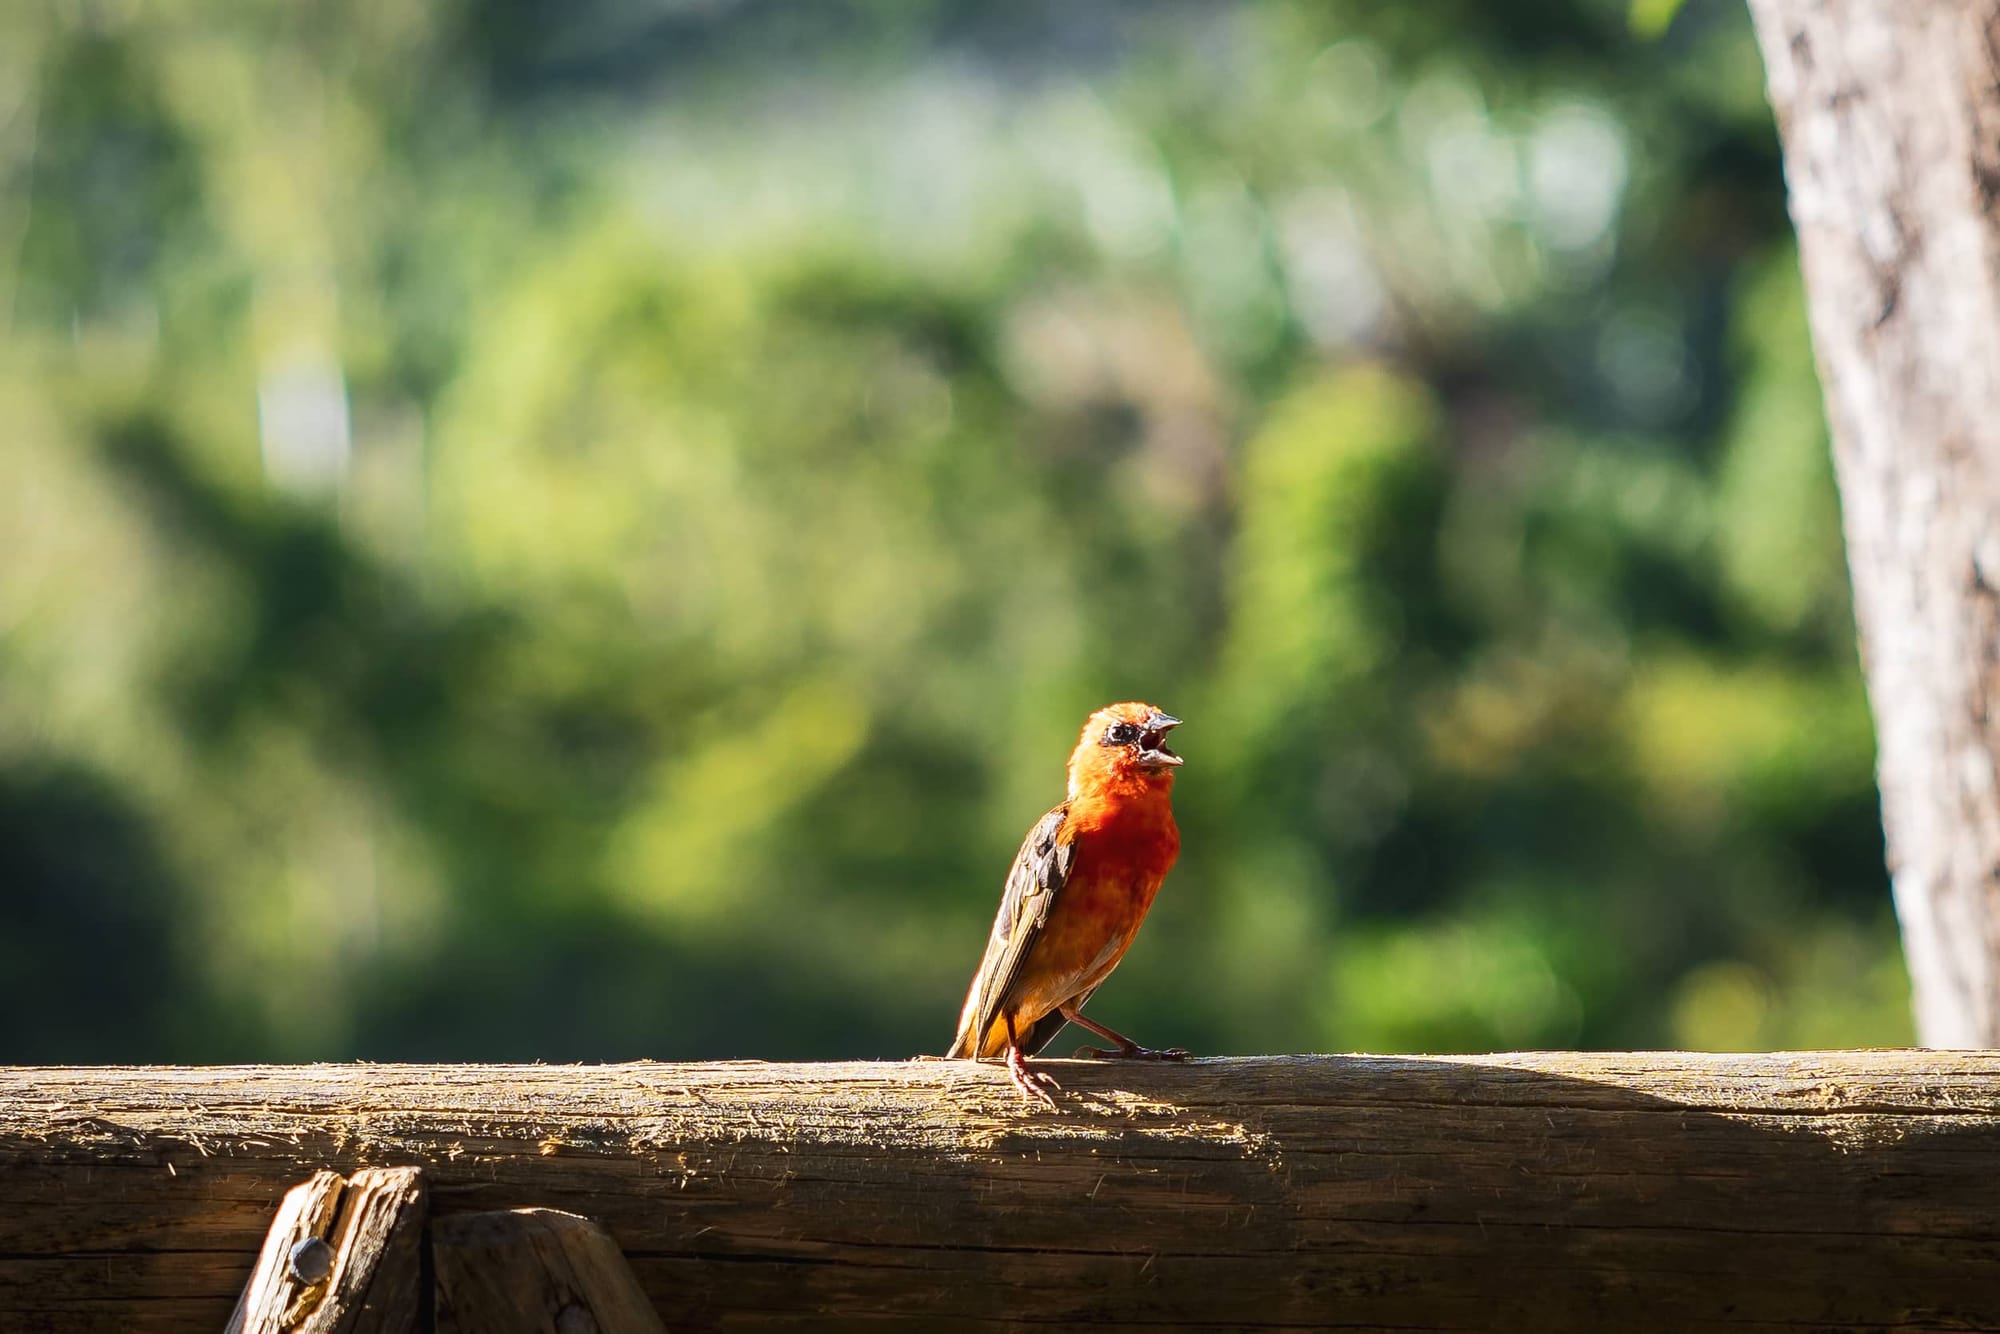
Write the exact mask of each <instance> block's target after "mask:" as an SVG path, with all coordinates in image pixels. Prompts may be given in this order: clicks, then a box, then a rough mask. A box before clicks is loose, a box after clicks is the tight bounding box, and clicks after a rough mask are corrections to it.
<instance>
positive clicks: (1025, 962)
mask: <svg viewBox="0 0 2000 1334" xmlns="http://www.w3.org/2000/svg"><path fill="white" fill-rule="evenodd" d="M1179 725H1180V719H1178V718H1174V717H1171V716H1170V715H1168V714H1165V713H1162V712H1161V711H1160V710H1158V709H1156V708H1154V707H1153V706H1152V705H1150V704H1139V703H1125V704H1113V705H1110V706H1108V707H1106V708H1102V709H1099V710H1098V711H1097V712H1096V713H1093V714H1092V715H1090V720H1089V721H1088V722H1086V723H1085V724H1084V725H1083V732H1082V734H1081V735H1080V736H1079V737H1078V739H1077V743H1076V749H1075V750H1074V751H1072V752H1071V753H1070V757H1069V795H1068V797H1067V798H1066V799H1065V800H1064V801H1063V802H1062V804H1061V805H1059V806H1057V807H1055V808H1054V809H1053V810H1051V811H1050V812H1049V813H1048V814H1047V815H1044V816H1043V817H1042V818H1041V819H1040V820H1039V821H1037V822H1036V823H1035V827H1034V828H1033V829H1031V830H1029V831H1028V837H1027V839H1026V841H1024V842H1023V843H1022V844H1021V850H1020V852H1019V853H1017V854H1016V855H1015V857H1014V865H1013V867H1012V868H1011V869H1010V870H1009V871H1008V873H1007V886H1006V890H1005V892H1004V893H1003V894H1002V896H1001V900H1000V913H999V916H998V917H997V918H995V920H994V923H993V934H992V936H991V938H990V939H989V940H988V941H987V945H986V956H985V958H984V959H982V960H981V961H980V965H979V972H978V974H977V975H976V976H975V977H974V978H973V979H972V988H971V990H970V991H969V992H968V993H967V995H966V998H965V1009H964V1011H963V1012H962V1013H961V1014H960V1016H959V1021H958V1035H957V1037H956V1039H955V1040H954V1041H953V1043H952V1048H951V1052H950V1055H952V1056H954V1057H964V1058H976V1057H991V1056H1005V1057H1006V1060H1007V1069H1008V1072H1009V1074H1010V1075H1011V1076H1012V1077H1013V1080H1014V1082H1015V1084H1016V1085H1017V1086H1019V1087H1020V1089H1021V1091H1022V1093H1023V1094H1025V1095H1027V1096H1029V1097H1033V1098H1038V1099H1040V1100H1041V1101H1043V1102H1046V1103H1048V1104H1049V1105H1050V1106H1054V1105H1055V1100H1054V1099H1053V1098H1052V1097H1050V1095H1049V1090H1050V1089H1052V1088H1054V1087H1055V1081H1054V1080H1053V1079H1051V1078H1050V1077H1049V1076H1048V1075H1047V1074H1046V1073H1042V1072H1039V1071H1033V1070H1030V1069H1029V1068H1028V1066H1027V1063H1026V1058H1027V1057H1028V1056H1031V1055H1033V1054H1034V1053H1036V1052H1038V1051H1040V1050H1041V1049H1042V1048H1043V1047H1045V1046H1047V1045H1048V1043H1049V1041H1050V1040H1051V1039H1052V1038H1054V1037H1055V1035H1056V1031H1057V1030H1058V1029H1060V1028H1061V1027H1062V1026H1063V1024H1064V1023H1076V1024H1080V1025H1081V1026H1083V1027H1084V1028H1088V1029H1089V1030H1091V1031H1092V1032H1093V1033H1096V1034H1097V1035H1099V1036H1100V1037H1103V1038H1105V1039H1107V1040H1109V1041H1111V1042H1115V1043H1117V1044H1118V1046H1117V1048H1116V1049H1114V1050H1110V1051H1095V1052H1094V1053H1093V1054H1095V1055H1099V1056H1127V1057H1155V1058H1161V1057H1164V1058H1168V1059H1177V1058H1179V1057H1182V1056H1185V1055H1186V1054H1187V1053H1185V1052H1182V1051H1179V1050H1169V1051H1151V1050H1148V1049H1147V1048H1144V1047H1141V1046H1139V1045H1138V1044H1137V1043H1135V1042H1133V1041H1132V1040H1131V1039H1129V1038H1126V1037H1124V1036H1121V1035H1120V1034H1118V1033H1115V1032H1113V1031H1112V1030H1110V1029H1108V1028H1106V1027H1104V1026H1103V1025H1102V1024H1099V1023H1097V1022H1095V1021H1094V1020H1090V1019H1086V1018H1084V1016H1083V1013H1082V1010H1083V1004H1084V1002H1085V1001H1087V1000H1088V999H1090V994H1091V992H1093V991H1095V990H1096V989H1097V988H1098V987H1099V986H1100V985H1101V984H1102V983H1103V981H1104V979H1105V978H1107V977H1109V976H1110V975H1111V970H1112V969H1114V968H1116V967H1117V966H1118V961H1119V960H1120V959H1122V958H1124V957H1125V951H1126V950H1127V949H1129V948H1130V947H1131V944H1132V938H1133V937H1134V936H1136V935H1137V934H1138V932H1139V924H1140V923H1141V922H1143V921H1144V920H1145V918H1146V911H1147V909H1149V908H1151V907H1152V906H1153V896H1154V895H1156V894H1158V893H1159V891H1160V883H1161V881H1163V880H1165V879H1166V877H1167V872H1168V871H1169V870H1171V869H1172V868H1173V864H1174V858H1175V856H1176V855H1178V853H1179V852H1180V831H1179V829H1177V828H1176V827H1175V825H1174V812H1173V804H1172V801H1171V794H1172V792H1173V786H1174V770H1175V769H1176V768H1178V767H1179V765H1180V763H1181V757H1180V756H1178V755H1176V754H1174V752H1173V751H1172V750H1171V749H1170V748H1169V747H1168V746H1167V742H1166V736H1167V733H1168V732H1170V731H1172V730H1173V729H1174V728H1175V727H1178V726H1179Z"/></svg>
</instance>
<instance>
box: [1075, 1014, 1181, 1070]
mask: <svg viewBox="0 0 2000 1334" xmlns="http://www.w3.org/2000/svg"><path fill="white" fill-rule="evenodd" d="M1062 1017H1063V1018H1065V1019H1067V1020H1069V1021H1070V1022H1071V1023H1072V1024H1075V1025H1077V1026H1078V1027H1079V1028H1087V1029H1089V1030H1090V1031H1091V1032H1093V1033H1095V1034H1097V1036H1099V1037H1101V1038H1103V1039H1105V1040H1106V1041H1107V1042H1115V1043H1117V1044H1118V1046H1117V1048H1116V1049H1115V1050H1109V1051H1107V1050H1106V1049H1105V1048H1103V1047H1078V1048H1077V1049H1076V1054H1077V1055H1078V1056H1081V1057H1083V1058H1085V1059H1086V1060H1092V1061H1110V1060H1121V1061H1185V1060H1186V1059H1187V1052H1186V1051H1185V1050H1183V1049H1182V1048H1180V1047H1160V1048H1155V1047H1142V1046H1140V1045H1139V1044H1138V1043H1136V1042H1134V1041H1132V1039H1130V1038H1128V1037H1126V1036H1125V1035H1124V1034H1123V1033H1120V1032H1118V1031H1117V1030H1115V1029H1112V1028H1107V1027H1106V1026H1105V1025H1103V1024H1100V1023H1098V1022H1097V1021H1096V1020H1095V1019H1086V1018H1084V1017H1083V1011H1082V1010H1079V1009H1077V1008H1076V1006H1074V1005H1065V1006H1063V1007H1062Z"/></svg>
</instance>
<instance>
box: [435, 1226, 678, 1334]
mask: <svg viewBox="0 0 2000 1334" xmlns="http://www.w3.org/2000/svg"><path fill="white" fill-rule="evenodd" d="M431 1255H432V1265H433V1268H434V1269H435V1272H436V1274H437V1289H436V1290H437V1300H436V1303H435V1306H434V1310H435V1312H436V1317H437V1326H436V1334H599V1332H600V1331H601V1332H602V1334H666V1328H665V1326H663V1325H662V1324H661V1323H660V1317H659V1314H658V1312H656V1311H655V1310H654V1309H653V1304H652V1303H651V1302H650V1301H648V1300H647V1299H646V1294H645V1292H644V1290H642V1289H641V1288H640V1287H639V1280H638V1279H637V1278H635V1277H634V1276H633V1274H632V1268H631V1266H630V1265H628V1264H626V1263H625V1257H624V1256H623V1255H622V1254H620V1253H619V1250H618V1243H617V1242H615V1241H613V1240H611V1235H610V1234H609V1233H607V1232H606V1231H605V1230H604V1229H603V1228H601V1227H599V1226H598V1225H597V1224H595V1223H593V1222H591V1221H590V1220H589V1219H588V1218H580V1217H578V1216H577V1215H576V1214H566V1213H562V1212H560V1211H558V1210H555V1209H506V1210H494V1211H491V1212H487V1213H478V1214H453V1215H450V1216H448V1217H445V1218H440V1219H438V1221H437V1222H436V1224H435V1225H433V1227H432V1229H431Z"/></svg>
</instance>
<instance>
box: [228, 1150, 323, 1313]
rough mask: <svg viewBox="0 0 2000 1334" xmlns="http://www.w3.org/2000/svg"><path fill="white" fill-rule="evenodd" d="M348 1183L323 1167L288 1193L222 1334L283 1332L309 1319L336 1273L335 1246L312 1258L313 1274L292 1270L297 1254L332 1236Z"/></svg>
mask: <svg viewBox="0 0 2000 1334" xmlns="http://www.w3.org/2000/svg"><path fill="white" fill-rule="evenodd" d="M346 1184H347V1181H346V1178H344V1177H342V1176H341V1175H340V1173H338V1172H325V1171H320V1172H315V1173H313V1174H312V1176H311V1177H310V1178H308V1179H307V1180H305V1181H302V1182H300V1183H299V1184H298V1185H296V1186H294V1187H292V1188H291V1189H290V1190H288V1191H286V1192H285V1198H284V1199H283V1200H282V1201H280V1202H279V1204H278V1216H277V1218H276V1219H274V1220H273V1221H272V1223H271V1230H270V1231H269V1232H267V1233H265V1234H264V1247H263V1249H262V1250H261V1251H259V1252H258V1254H257V1267H256V1268H255V1269H253V1270H251V1272H250V1281H249V1283H247V1284H245V1285H244V1288H243V1296H242V1297H241V1298H240V1299H239V1300H238V1301H237V1303H236V1310H235V1313H234V1314H232V1315H231V1316H230V1317H229V1323H228V1324H227V1325H224V1326H223V1329H222V1334H279V1332H280V1331H283V1330H285V1329H286V1328H288V1327H290V1326H292V1325H296V1324H298V1323H299V1322H300V1321H301V1320H303V1319H304V1318H305V1316H306V1314H307V1312H308V1311H309V1310H310V1309H311V1303H313V1302H316V1301H317V1300H318V1298H319V1297H320V1296H321V1295H322V1294H323V1293H324V1291H325V1280H326V1279H327V1278H329V1277H331V1276H332V1273H333V1250H332V1248H331V1246H328V1247H327V1249H326V1250H325V1251H324V1252H323V1256H324V1258H323V1259H317V1258H312V1257H308V1261H307V1263H308V1264H309V1267H310V1272H308V1273H304V1274H299V1273H295V1272H294V1271H295V1270H296V1269H297V1268H298V1265H299V1263H300V1262H299V1261H297V1260H294V1258H293V1257H294V1256H295V1255H297V1254H298V1253H299V1250H300V1248H301V1247H303V1246H310V1245H311V1244H312V1242H313V1240H314V1239H315V1238H319V1239H322V1241H323V1240H324V1238H326V1237H328V1236H331V1235H332V1233H333V1220H334V1219H335V1218H336V1217H337V1216H338V1215H339V1213H340V1189H341V1187H342V1186H344V1185H346ZM306 1280H310V1281H306Z"/></svg>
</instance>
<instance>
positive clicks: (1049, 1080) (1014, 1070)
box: [1007, 1048, 1062, 1112]
mask: <svg viewBox="0 0 2000 1334" xmlns="http://www.w3.org/2000/svg"><path fill="white" fill-rule="evenodd" d="M1007 1078H1009V1079H1011V1080H1013V1081H1014V1087H1015V1088H1017V1089H1019V1090H1021V1096H1022V1097H1023V1098H1026V1099H1027V1100H1028V1101H1029V1102H1039V1103H1041V1104H1042V1105H1043V1106H1045V1107H1047V1108H1048V1109H1049V1110H1050V1111H1052V1112H1054V1111H1061V1110H1062V1109H1061V1108H1060V1107H1059V1106H1058V1105H1057V1104H1056V1099H1055V1092H1056V1090H1058V1089H1060V1088H1061V1087H1062V1085H1060V1084H1058V1083H1056V1079H1055V1076H1054V1075H1051V1074H1049V1073H1048V1072H1047V1071H1045V1070H1030V1069H1029V1068H1028V1058H1027V1057H1025V1056H1023V1055H1022V1054H1021V1052H1020V1050H1019V1049H1018V1048H1015V1049H1010V1050H1009V1051H1008V1053H1007Z"/></svg>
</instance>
